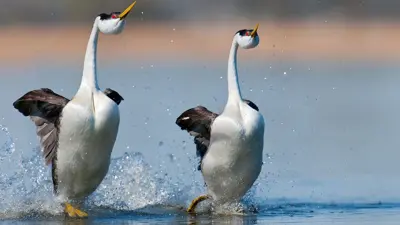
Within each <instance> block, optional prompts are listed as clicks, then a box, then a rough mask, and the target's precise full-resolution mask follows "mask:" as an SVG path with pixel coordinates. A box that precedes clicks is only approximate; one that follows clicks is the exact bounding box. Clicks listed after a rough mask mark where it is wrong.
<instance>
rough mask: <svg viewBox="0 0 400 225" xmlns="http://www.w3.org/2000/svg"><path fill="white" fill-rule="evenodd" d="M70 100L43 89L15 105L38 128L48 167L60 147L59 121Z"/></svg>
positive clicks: (29, 94)
mask: <svg viewBox="0 0 400 225" xmlns="http://www.w3.org/2000/svg"><path fill="white" fill-rule="evenodd" d="M68 102H69V99H67V98H65V97H63V96H61V95H58V94H56V93H54V92H53V91H52V90H51V89H48V88H42V89H37V90H33V91H30V92H28V93H26V94H25V95H23V96H22V97H21V98H19V99H18V100H16V101H15V102H14V103H13V105H14V108H15V109H17V110H18V111H19V112H20V113H22V114H23V115H24V116H29V117H30V119H31V120H32V121H33V122H34V124H35V126H36V134H37V135H38V137H39V139H40V145H41V147H42V151H43V156H44V158H45V161H46V165H47V164H50V163H51V162H52V160H53V158H54V157H55V155H56V152H57V147H58V134H59V127H58V125H59V119H60V116H61V112H62V110H63V108H64V106H65V105H66V104H67V103H68Z"/></svg>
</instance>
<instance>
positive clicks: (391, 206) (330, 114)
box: [0, 61, 400, 224]
mask: <svg viewBox="0 0 400 225" xmlns="http://www.w3.org/2000/svg"><path fill="white" fill-rule="evenodd" d="M399 69H400V68H399V67H396V66H393V65H390V64H378V63H347V64H345V63H326V62H305V61H302V62H298V61H297V62H296V61H292V62H290V61H273V62H269V63H265V62H242V63H241V64H240V66H239V71H240V81H241V83H242V84H241V85H242V93H243V95H244V97H245V98H249V99H251V100H252V101H254V102H255V103H256V104H257V105H258V106H259V108H260V111H261V112H262V113H263V114H264V117H265V120H266V133H265V153H264V162H265V163H264V166H263V170H262V173H261V175H260V177H259V179H258V181H257V184H256V185H255V186H254V187H253V188H252V189H251V191H250V192H249V193H248V195H247V196H246V197H245V199H244V201H243V205H244V206H245V207H246V206H250V205H254V206H256V207H257V208H258V210H259V212H258V213H256V214H254V215H253V214H252V215H247V216H217V215H213V216H211V215H203V216H198V217H189V216H187V215H186V213H185V212H184V208H185V207H186V206H187V205H188V204H189V202H190V201H191V200H192V199H193V198H194V197H196V196H197V195H199V194H202V193H204V191H205V188H204V185H203V181H202V177H201V174H200V173H199V172H198V171H197V170H196V166H197V159H196V157H195V150H194V145H193V142H192V139H191V138H190V137H189V135H188V134H187V133H185V132H183V131H181V130H180V129H179V128H178V127H177V126H176V125H175V119H176V117H177V116H178V115H179V114H180V113H181V112H182V111H184V110H186V109H188V108H190V107H194V106H196V105H198V104H202V105H204V106H206V107H208V108H209V109H211V110H213V111H216V112H219V111H220V110H221V109H222V107H223V106H224V104H225V100H226V97H227V96H226V95H227V90H226V77H225V76H226V63H225V62H221V63H210V62H204V63H194V62H184V63H182V62H179V63H178V62H152V63H148V62H143V63H140V62H120V63H114V64H106V65H104V64H101V62H100V67H99V80H100V86H101V87H102V88H106V87H111V88H113V89H115V90H117V91H118V92H119V93H120V94H121V95H122V96H123V97H124V98H125V101H123V102H122V103H121V105H120V110H121V125H120V131H119V136H118V139H117V143H116V145H115V149H114V152H113V160H112V164H111V166H110V171H109V174H108V175H107V177H106V179H105V180H104V181H103V183H102V184H101V186H100V187H99V188H98V190H97V191H96V192H95V193H94V194H93V195H91V196H90V197H89V198H88V200H87V202H86V205H85V209H87V210H88V212H89V215H90V216H91V217H90V219H89V220H90V221H94V222H98V223H122V222H124V223H126V224H130V223H132V224H133V223H135V224H136V223H143V224H144V223H146V224H147V223H157V222H167V223H191V222H198V223H205V224H208V223H226V224H229V223H233V224H252V223H264V222H265V223H273V222H276V223H282V224H285V223H294V222H296V223H299V224H309V223H316V224H330V223H332V222H342V223H345V224H375V223H377V222H379V224H391V223H393V224H394V223H395V222H396V221H398V220H399V216H398V213H399V211H400V195H399V194H398V193H399V192H398V190H400V179H398V176H397V171H400V164H399V163H398V158H399V156H400V151H399V150H398V149H400V148H399V147H400V139H399V138H398V133H399V132H398V127H400V124H399V123H400V122H399V120H398V119H397V117H398V115H400V107H398V105H399V104H398V99H399V97H400V92H399V91H398V88H397V86H398V85H397V84H399V83H400V77H399V76H397V73H398V72H399V71H400V70H399ZM0 72H1V73H2V74H4V76H3V75H2V77H1V80H2V82H1V83H0V88H1V90H2V93H3V95H2V99H1V100H2V105H3V107H1V108H0V130H1V132H0V162H1V164H0V169H1V173H0V190H1V191H0V218H2V220H3V222H6V223H8V222H19V223H35V222H36V223H38V224H45V223H47V224H58V223H61V221H63V219H64V217H63V215H62V208H61V206H60V205H59V203H58V202H57V201H56V200H55V199H54V196H53V193H52V184H51V176H50V168H49V167H46V166H45V165H44V161H43V159H42V156H41V154H40V149H39V148H38V140H37V138H36V136H35V131H34V126H33V124H32V123H31V121H30V120H29V119H28V118H24V117H23V116H22V115H20V114H19V113H17V112H16V111H15V110H14V109H13V107H12V102H13V101H14V100H16V99H17V98H18V97H20V96H21V95H22V94H24V93H25V92H27V91H28V90H31V89H36V88H40V87H49V88H51V89H53V90H54V91H55V92H58V93H59V94H62V95H64V96H66V97H69V98H70V97H72V96H73V94H74V92H75V91H76V90H77V87H78V84H79V82H80V75H81V66H80V65H79V64H67V65H61V64H52V65H49V64H45V63H38V64H37V65H36V66H30V67H27V68H16V67H6V66H4V67H3V68H1V69H0ZM74 223H79V221H74Z"/></svg>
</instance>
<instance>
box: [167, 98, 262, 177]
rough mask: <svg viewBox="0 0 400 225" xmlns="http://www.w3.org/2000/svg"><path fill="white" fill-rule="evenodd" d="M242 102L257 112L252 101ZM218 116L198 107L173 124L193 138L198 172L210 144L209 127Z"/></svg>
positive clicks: (202, 107)
mask: <svg viewBox="0 0 400 225" xmlns="http://www.w3.org/2000/svg"><path fill="white" fill-rule="evenodd" d="M243 101H244V102H246V103H247V104H248V105H249V106H250V107H251V108H253V109H255V110H257V111H258V110H259V109H258V107H257V105H256V104H254V103H253V102H252V101H250V100H247V99H243ZM218 116H219V114H218V113H214V112H211V111H210V110H208V109H207V108H206V107H204V106H201V105H200V106H197V107H195V108H191V109H188V110H186V111H185V112H183V113H182V114H181V115H180V116H179V117H178V118H177V119H176V122H175V123H176V124H177V125H178V126H179V127H180V128H181V129H182V130H186V131H187V132H188V133H189V134H190V135H191V136H193V137H194V143H195V144H196V155H197V156H198V157H200V161H199V165H198V167H197V169H198V170H201V162H202V160H203V157H204V155H205V154H206V152H207V150H208V146H209V144H210V134H211V125H212V123H213V122H214V120H215V118H217V117H218Z"/></svg>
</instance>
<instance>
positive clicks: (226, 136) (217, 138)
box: [202, 104, 264, 203]
mask: <svg viewBox="0 0 400 225" xmlns="http://www.w3.org/2000/svg"><path fill="white" fill-rule="evenodd" d="M263 143H264V119H263V116H262V115H261V114H260V113H259V112H257V111H256V110H253V109H251V108H250V107H249V106H247V105H245V104H241V106H240V110H239V108H236V109H235V108H227V109H226V110H225V111H224V113H222V114H221V115H220V116H218V117H217V118H216V119H215V121H214V122H213V124H212V128H211V141H210V146H209V149H208V151H207V153H206V155H205V156H204V159H203V162H202V172H203V177H204V180H205V182H206V184H207V188H208V192H209V194H210V195H211V196H212V198H213V200H214V201H215V202H216V203H225V202H227V201H235V200H239V199H241V198H242V197H243V196H244V194H245V193H246V192H247V191H248V190H249V189H250V188H251V186H252V185H253V183H254V182H255V180H256V179H257V178H258V176H259V174H260V171H261V166H262V152H263Z"/></svg>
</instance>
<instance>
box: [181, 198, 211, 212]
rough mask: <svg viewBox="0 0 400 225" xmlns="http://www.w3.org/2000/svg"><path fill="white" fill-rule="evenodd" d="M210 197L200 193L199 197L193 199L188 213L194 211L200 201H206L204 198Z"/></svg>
mask: <svg viewBox="0 0 400 225" xmlns="http://www.w3.org/2000/svg"><path fill="white" fill-rule="evenodd" d="M208 198H209V197H208V195H200V196H199V197H197V198H195V199H193V201H192V203H190V206H189V208H187V210H186V211H187V212H188V213H194V209H195V208H196V206H197V205H198V204H199V203H200V202H202V201H204V200H206V199H208Z"/></svg>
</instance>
